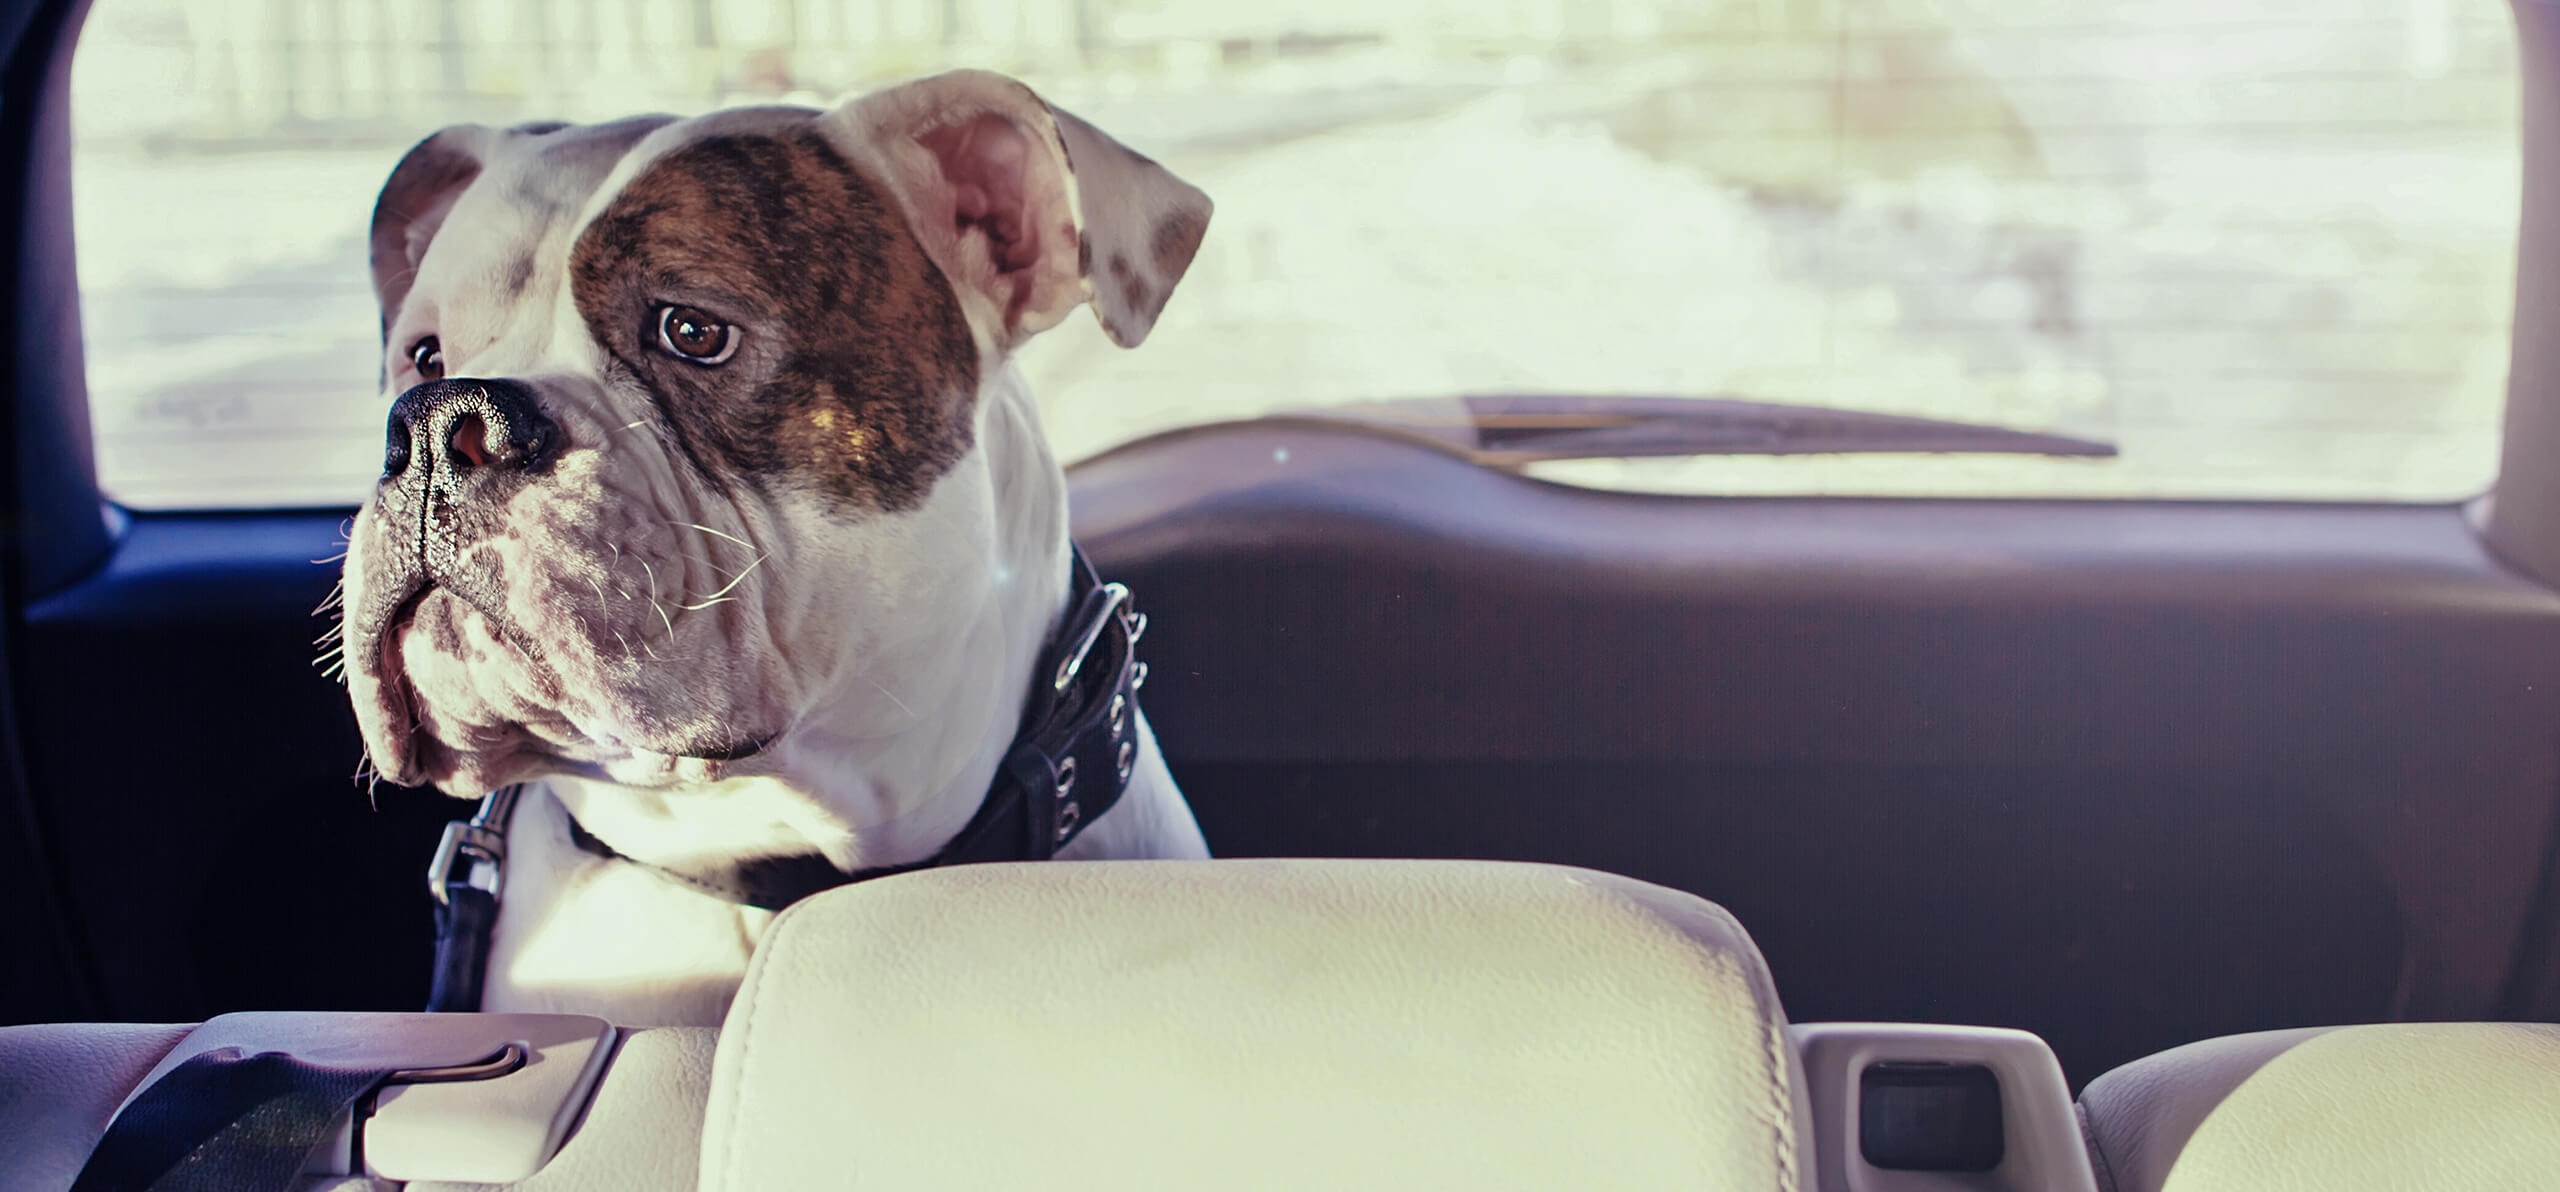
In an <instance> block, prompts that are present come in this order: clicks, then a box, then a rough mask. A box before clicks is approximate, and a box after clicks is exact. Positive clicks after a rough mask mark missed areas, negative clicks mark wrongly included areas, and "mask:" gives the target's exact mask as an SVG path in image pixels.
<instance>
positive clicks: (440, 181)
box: [372, 124, 497, 335]
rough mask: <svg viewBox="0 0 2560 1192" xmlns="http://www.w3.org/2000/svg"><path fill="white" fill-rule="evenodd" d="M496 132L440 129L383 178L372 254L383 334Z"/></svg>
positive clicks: (388, 330)
mask: <svg viewBox="0 0 2560 1192" xmlns="http://www.w3.org/2000/svg"><path fill="white" fill-rule="evenodd" d="M496 135H497V130H495V129H491V128H486V127H483V126H481V125H477V124H457V125H454V126H452V127H450V128H445V129H442V130H439V131H438V132H436V133H435V134H434V135H433V136H430V137H428V138H427V139H425V140H423V141H420V142H418V143H417V144H416V145H414V146H411V147H410V149H409V152H408V153H407V154H405V155H403V156H402V157H401V158H400V164H399V165H396V166H393V167H392V168H391V178H390V180H389V181H387V182H384V183H383V184H382V195H381V197H379V198H376V199H375V200H374V201H373V232H372V240H373V246H372V258H373V296H374V298H375V300H376V301H377V303H378V304H379V305H380V307H381V309H382V333H383V334H384V335H389V334H391V320H392V319H393V318H394V317H395V316H397V315H398V314H399V313H400V303H401V302H402V301H403V300H405V299H406V298H408V296H409V283H410V282H412V281H414V280H416V278H417V275H418V262H419V261H422V260H424V259H426V255H427V244H428V243H429V242H430V241H432V240H434V239H435V235H436V229H437V228H439V227H442V226H443V225H444V217H445V215H446V213H448V212H450V211H452V210H453V203H454V200H456V199H459V198H461V197H462V192H463V191H464V190H467V189H469V188H470V186H471V181H472V179H475V178H478V177H479V176H480V167H481V165H482V164H483V163H484V162H486V161H487V160H488V151H489V143H490V141H491V139H492V138H493V137H494V136H496Z"/></svg>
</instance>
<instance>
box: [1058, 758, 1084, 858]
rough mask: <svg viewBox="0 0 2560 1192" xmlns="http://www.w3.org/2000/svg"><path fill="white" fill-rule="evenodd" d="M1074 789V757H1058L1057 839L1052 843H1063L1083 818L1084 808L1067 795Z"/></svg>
mask: <svg viewBox="0 0 2560 1192" xmlns="http://www.w3.org/2000/svg"><path fill="white" fill-rule="evenodd" d="M1075 789H1076V759H1074V758H1072V757H1069V758H1060V759H1059V760H1058V826H1057V829H1056V831H1057V839H1056V840H1055V841H1054V842H1053V843H1056V844H1065V843H1066V842H1067V837H1068V836H1069V835H1072V834H1073V833H1074V832H1075V830H1076V823H1077V821H1079V820H1081V819H1083V818H1084V809H1083V808H1082V807H1079V806H1077V805H1076V801H1075V800H1074V799H1071V798H1069V797H1068V795H1069V794H1071V793H1072V792H1073V791H1074V790H1075Z"/></svg>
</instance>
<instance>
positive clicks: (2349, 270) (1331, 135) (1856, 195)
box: [73, 0, 2519, 507]
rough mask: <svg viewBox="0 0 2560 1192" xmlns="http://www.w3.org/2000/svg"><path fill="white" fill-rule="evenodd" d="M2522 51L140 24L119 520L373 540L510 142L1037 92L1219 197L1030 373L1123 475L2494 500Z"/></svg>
mask: <svg viewBox="0 0 2560 1192" xmlns="http://www.w3.org/2000/svg"><path fill="white" fill-rule="evenodd" d="M2513 36H2514V35H2513V29H2512V26H2511V24H2510V21H2509V18H2508V16H2507V15H2506V14H2505V12H2504V11H2503V9H2502V8H2501V7H2500V6H2496V5H2488V4H2457V3H2454V0H2135V2H2130V3H2123V4H2112V5H2093V4H2086V3H2081V2H2078V0H1715V2H1696V0H1690V2H1679V3H1671V2H1661V3H1644V2H1636V0H1624V2H1618V0H1612V2H1602V3H1595V2H1593V0H1519V2H1512V3H1503V4H1484V3H1478V2H1473V0H1468V2H1459V0H1360V2H1358V3H1351V2H1339V0H1338V2H1328V3H1309V4H1298V5H1286V4H1283V5H1267V6H1240V5H1233V4H1227V3H1222V2H1217V0H1019V2H1017V3H1011V4H1001V5H984V4H951V3H947V2H945V0H862V2H860V3H854V2H851V0H765V2H749V3H728V2H726V0H723V2H722V3H719V4H717V5H714V4H711V3H709V2H708V0H647V2H642V0H586V2H584V3H577V4H566V3H557V2H550V0H435V2H432V3H421V4H413V5H379V4H372V3H354V2H352V0H319V2H318V3H301V4H287V3H282V2H281V0H279V2H275V3H255V4H238V5H217V4H204V3H187V2H184V0H98V2H97V4H96V6H95V10H94V12H93V13H92V15H91V16H90V18H89V23H88V28H87V30H86V32H85V33H84V35H83V37H82V41H81V44H80V49H79V51H78V55H77V57H76V59H75V70H74V78H73V84H74V120H75V132H76V137H77V148H76V152H75V162H74V169H75V174H74V186H75V201H76V204H77V206H76V218H77V221H78V224H77V226H78V236H79V266H80V270H81V284H82V294H83V318H84V326H85V331H86V336H87V349H88V361H89V370H90V397H91V402H92V417H93V419H94V423H95V429H96V441H97V447H98V463H99V469H100V475H101V480H102V482H103V484H104V485H105V487H106V488H107V490H108V492H109V493H110V494H111V495H113V496H114V497H116V498H118V499H120V500H122V501H124V502H126V503H128V504H132V505H135V506H140V507H219V506H242V505H295V504H315V505H337V504H351V503H353V502H354V501H356V500H357V499H359V498H360V497H361V496H362V494H363V493H364V492H365V491H366V487H367V486H368V484H369V483H370V482H371V478H372V477H373V476H374V475H375V474H376V472H377V471H378V469H379V462H380V452H381V442H382V419H383V414H384V411H383V409H382V408H381V400H380V395H379V393H378V391H377V382H378V376H379V368H380V352H381V345H380V343H379V340H378V331H379V329H378V326H377V323H376V320H375V315H374V312H373V310H372V298H371V292H370V289H369V286H368V282H367V277H366V268H365V258H364V249H363V233H364V227H365V221H366V217H367V215H368V213H369V211H370V208H371V204H372V200H373V197H374V192H375V190H376V189H377V188H378V187H379V186H380V184H381V181H382V179H383V177H384V176H385V174H386V173H387V172H388V170H389V169H390V167H391V165H392V163H393V162H394V161H396V160H397V159H398V157H399V155H400V153H401V152H402V151H403V150H404V149H406V148H407V146H408V145H410V144H411V143H413V142H415V141H416V140H417V139H418V138H420V137H421V136H423V135H425V134H426V133H427V132H430V131H433V130H434V129H435V128H436V127H439V126H441V125H444V124H447V123H454V122H460V121H482V122H514V121H520V120H526V119H534V118H565V119H572V120H591V119H604V118H610V117H614V116H620V115H626V114H630V113H634V112H640V111H649V110H662V111H676V112H697V111H703V110H708V109H710V108H713V107H718V106H723V105H730V104H739V103H769V102H775V101H777V100H780V101H788V102H799V103H812V104H821V103H826V102H829V101H830V100H831V99H832V98H833V97H835V96H838V95H841V94H843V93H846V92H850V91H858V90H863V89H868V88H870V87H873V86H877V85H880V84H883V83H885V82H890V81H895V80H898V79H901V78H906V77H912V76H915V75H918V74H923V73H928V72H932V71H936V70H940V69H944V68H947V67H952V66H959V65H975V66H986V67H992V68H995V69H1001V70H1006V71H1008V72H1010V73H1013V74H1016V75H1018V76H1020V77H1022V78H1024V79H1026V80H1027V81H1029V82H1031V83H1032V84H1033V85H1034V86H1035V87H1037V88H1039V89H1040V90H1041V91H1042V92H1043V94H1044V95H1046V96H1047V97H1049V98H1050V99H1051V100H1052V101H1053V102H1055V103H1057V104H1058V105H1059V106H1062V107H1065V108H1068V109H1070V110H1073V111H1076V112H1078V113H1080V114H1082V115H1084V116H1085V117H1087V118H1088V119H1089V120H1091V121H1092V122H1093V123H1095V124H1096V125H1098V126H1100V127H1102V128H1103V129H1105V130H1107V131H1109V132H1111V133H1112V134H1114V135H1116V136H1118V137H1120V138H1121V139H1123V140H1125V141H1127V142H1128V143H1130V144H1131V145H1132V146H1134V147H1136V148H1139V149H1141V150H1142V151H1145V152H1147V153H1149V154H1151V155H1153V156H1155V157H1157V158H1158V159H1160V160H1162V161H1164V162H1165V163H1166V164H1168V165H1169V166H1171V167H1172V168H1174V169H1175V170H1176V171H1178V172H1180V173H1182V174H1183V175H1185V176H1186V177H1188V178H1190V179H1191V180H1193V181H1194V182H1196V183H1198V184H1199V185H1201V186H1202V187H1203V188H1204V189H1206V190H1207V191H1209V193H1210V194H1211V195H1212V196H1213V198H1214V199H1215V200H1216V202H1217V204H1218V208H1217V215H1216V218H1215V220H1214V221H1213V223H1212V226H1211V229H1210V233H1209V236H1208V240H1207V242H1206V244H1205V246H1204V247H1203V249H1202V251H1201V254H1200V256H1199V258H1198V260H1197V261H1196V262H1195V264H1194V266H1193V268H1192V271H1191V274H1190V276H1189V277H1187V278H1186V279H1185V280H1184V281H1183V283H1182V285H1181V287H1180V289H1179V290H1178V291H1177V292H1176V294H1175V295H1174V298H1173V300H1172V303H1171V306H1170V308H1169V310H1168V313H1167V315H1166V317H1165V319H1164V321H1163V322H1162V323H1161V324H1160V325H1159V326H1158V328H1157V330H1156V332H1155V334H1154V336H1153V337H1152V338H1151V339H1150V340H1149V341H1148V342H1147V343H1146V344H1145V345H1144V346H1142V347H1141V348H1139V349H1138V350H1136V351H1122V350H1119V349H1117V348H1114V347H1112V346H1110V345H1109V344H1108V342H1107V341H1106V340H1105V339H1104V338H1103V337H1102V335H1101V334H1100V332H1099V331H1098V329H1097V328H1095V327H1094V326H1093V324H1092V321H1091V320H1089V319H1085V318H1082V317H1078V318H1075V319H1071V320H1070V321H1069V323H1068V324H1067V325H1066V326H1064V327H1062V328H1061V329H1059V330H1058V331H1055V332H1052V333H1050V334H1048V335H1046V336H1044V337H1042V339H1040V340H1039V341H1037V342H1035V343H1034V344H1033V345H1031V346H1030V347H1029V348H1028V349H1027V350H1026V351H1025V352H1024V354H1023V358H1022V362H1023V366H1024V368H1025V370H1026V372H1027V374H1028V375H1029V377H1030V379H1031V381H1032V384H1033V386H1034V390H1035V392H1036V393H1038V394H1039V396H1040V399H1041V402H1042V404H1043V408H1044V412H1045V417H1046V420H1047V423H1048V426H1049V429H1050V432H1051V434H1052V436H1053V437H1054V438H1055V439H1056V441H1057V443H1058V446H1059V448H1060V450H1061V453H1062V454H1063V455H1064V457H1065V458H1067V459H1069V460H1074V459H1079V458H1084V457H1087V456H1090V455H1092V454H1094V453H1096V452H1098V451H1102V450H1106V449H1109V448H1111V447H1113V446H1116V445H1119V444H1123V443H1126V442H1129V441H1131V440H1133V439H1136V438H1140V437H1143V436H1145V435H1148V434H1151V433H1155V432H1160V431H1164V430H1168V429H1173V428H1178V427H1183V426H1188V425H1194V424H1199V423H1205V422H1215V421H1220V420H1225V419H1234V418H1248V417H1254V416H1258V415H1263V414H1268V413H1273V412H1279V411H1303V410H1307V409H1310V408H1318V409H1320V408H1322V407H1326V406H1333V405H1344V404H1349V403H1369V402H1378V401H1381V400H1393V399H1423V400H1426V401H1438V400H1455V399H1458V398H1461V397H1465V396H1480V395H1521V394H1526V395H1568V396H1598V397H1649V398H1719V399H1738V400H1742V401H1749V402H1769V403H1784V404H1796V405H1811V406H1817V407H1828V408H1835V409H1843V410H1856V411H1874V412H1883V413H1892V414H1903V415H1919V416H1925V417H1930V418H1940V419H1950V420H1957V421H1962V422H1968V423H1976V424H1986V425H1991V426H1997V427H2004V428H2014V429H2023V430H2035V431H2046V432H2053V433H2055V434H2060V435H2067V436H2075V437H2077V438H2080V439H2085V440H2095V441H2100V442H2103V443H2107V444H2112V445H2113V446H2114V448H2115V450H2114V453H2113V454H2112V455H2108V456H2102V457H2094V458H2092V457H2049V456H2043V455H2022V454H2000V453H1951V454H1934V455H1931V454H1840V455H1825V454H1813V455H1755V454H1750V453H1748V452H1747V450H1746V453H1743V454H1706V455H1697V456H1693V457H1680V458H1655V459H1636V460H1622V459H1577V460H1559V461H1548V462H1539V463H1533V464H1529V465H1527V469H1528V470H1529V471H1530V472H1532V473H1533V474H1536V475H1541V476H1545V477H1548V478H1551V479H1555V480H1560V481H1563V482H1567V483H1575V484H1589V485H1598V486H1606V487H1615V488H1632V489H1643V490H1655V491H1671V492H1699V493H1775V494H1812V493H1871V494H1962V495H1983V496H2056V495H2081V496H2104V497H2179V498H2185V497H2267V498H2304V499H2352V500H2366V499H2375V500H2428V501H2432V500H2446V499H2457V498H2461V497H2465V496H2468V495H2471V494H2474V493H2477V492H2478V491H2480V490H2482V489H2483V488H2484V487H2485V486H2486V485H2487V483H2488V481H2489V480H2490V479H2491V476H2492V473H2493V470H2494V467H2495V462H2496V456H2497V440H2498V422H2499V415H2500V411H2501V408H2502V404H2503V389H2504V385H2505V378H2506V369H2507V352H2508V344H2507V335H2508V330H2509V321H2510V312H2511V305H2512V300H2513V279H2514V252H2515V242H2516V222H2517V209H2518V207H2517V205H2518V188H2519V171H2518V162H2517V153H2516V144H2517V103H2518V95H2517V81H2516V62H2515V47H2514V44H2513Z"/></svg>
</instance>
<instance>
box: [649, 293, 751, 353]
mask: <svg viewBox="0 0 2560 1192" xmlns="http://www.w3.org/2000/svg"><path fill="white" fill-rule="evenodd" d="M658 346H659V347H661V348H665V349H666V350H667V354H668V355H671V356H674V357H675V358H677V359H679V360H690V361H692V362H693V363H695V364H718V363H720V362H721V361H724V360H727V359H728V358H729V357H730V355H731V354H733V353H735V352H736V351H737V350H738V329H737V328H735V327H732V326H730V325H729V324H727V323H723V322H721V321H720V320H718V319H715V318H712V317H711V316H710V315H708V314H705V313H703V312H702V311H699V310H696V309H694V308H693V307H690V306H665V307H660V308H658Z"/></svg>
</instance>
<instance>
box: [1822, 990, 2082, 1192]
mask: <svg viewBox="0 0 2560 1192" xmlns="http://www.w3.org/2000/svg"><path fill="white" fill-rule="evenodd" d="M1787 1034H1788V1036H1789V1037H1790V1038H1791V1039H1793V1040H1794V1042H1795V1045H1796V1050H1797V1052H1798V1053H1799V1054H1800V1055H1801V1056H1802V1058H1803V1061H1804V1080H1805V1094H1806V1099H1807V1101H1809V1102H1810V1103H1811V1105H1812V1107H1813V1130H1814V1146H1813V1149H1814V1154H1815V1162H1816V1164H1817V1168H1818V1174H1817V1182H1816V1184H1815V1186H1816V1187H1818V1188H1820V1189H1821V1190H1822V1192H2097V1188H2098V1183H2097V1177H2096V1175H2095V1174H2093V1173H2092V1172H2091V1171H2090V1169H2089V1152H2088V1148H2087V1147H2086V1145H2085V1144H2083V1143H2082V1142H2081V1139H2080V1118H2079V1114H2078V1112H2077V1111H2076V1110H2074V1109H2073V1108H2072V1103H2071V1086H2070V1085H2069V1084H2067V1083H2065V1082H2064V1080H2063V1078H2062V1065H2061V1064H2059V1063H2057V1062H2055V1060H2054V1058H2053V1050H2052V1049H2051V1048H2049V1047H2046V1046H2045V1043H2044V1040H2042V1039H2039V1038H2037V1037H2036V1036H2034V1035H2032V1034H2029V1033H2027V1032H2025V1031H2013V1030H2004V1029H2001V1028H1998V1027H1978V1026H1932V1025H1922V1024H1914V1023H1880V1022H1811V1023H1799V1024H1797V1025H1794V1026H1790V1027H1788V1028H1787ZM1914 1061H1917V1062H1937V1063H1950V1064H1979V1065H1981V1066H1983V1067H1985V1068H1988V1069H1990V1070H1991V1074H1992V1075H1993V1076H1995V1077H1998V1078H1999V1081H2000V1115H2001V1133H2002V1136H2003V1154H2002V1157H2001V1160H2000V1166H1998V1167H1995V1168H1993V1169H1992V1170H1990V1171H1987V1172H1981V1173H1978V1174H1977V1173H1972V1172H1957V1171H1887V1170H1884V1169H1882V1168H1879V1167H1874V1166H1871V1165H1869V1164H1868V1163H1867V1161H1866V1160H1865V1159H1864V1158H1863V1157H1861V1156H1860V1155H1859V1153H1858V1078H1859V1075H1860V1074H1861V1073H1863V1072H1865V1071H1866V1070H1867V1066H1868V1065H1870V1064H1877V1063H1896V1062H1914Z"/></svg>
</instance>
